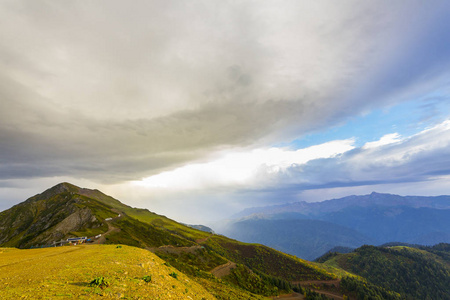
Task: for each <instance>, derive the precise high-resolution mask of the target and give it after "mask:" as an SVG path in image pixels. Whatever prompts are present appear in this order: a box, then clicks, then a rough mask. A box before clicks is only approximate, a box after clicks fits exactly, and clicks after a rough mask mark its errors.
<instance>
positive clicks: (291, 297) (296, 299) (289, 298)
mask: <svg viewBox="0 0 450 300" xmlns="http://www.w3.org/2000/svg"><path fill="white" fill-rule="evenodd" d="M272 299H283V300H300V299H305V296H303V295H302V294H299V293H292V294H288V295H280V296H277V297H274V298H272Z"/></svg>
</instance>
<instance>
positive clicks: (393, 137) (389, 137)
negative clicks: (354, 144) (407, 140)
mask: <svg viewBox="0 0 450 300" xmlns="http://www.w3.org/2000/svg"><path fill="white" fill-rule="evenodd" d="M400 141H401V136H400V135H399V134H398V133H390V134H386V135H383V136H382V137H381V138H380V139H379V140H378V141H375V142H367V143H365V144H364V146H363V147H362V148H363V149H370V148H377V147H380V146H384V145H389V144H392V143H397V142H400Z"/></svg>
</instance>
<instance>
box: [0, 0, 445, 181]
mask: <svg viewBox="0 0 450 300" xmlns="http://www.w3.org/2000/svg"><path fill="white" fill-rule="evenodd" d="M448 11H449V7H448V4H445V2H442V3H441V2H439V3H437V4H435V5H433V6H431V5H426V4H421V3H420V2H414V3H413V4H410V3H408V5H406V4H391V7H390V8H389V9H388V10H387V9H386V8H385V6H384V5H381V4H378V3H371V4H369V3H360V2H359V1H345V2H340V3H336V2H334V1H323V2H311V3H304V2H302V3H299V2H296V1H288V2H285V4H284V5H280V4H279V3H274V2H270V1H258V2H228V1H222V2H220V3H212V2H211V3H209V2H201V1H194V2H189V3H185V2H181V1H180V2H177V1H176V2H167V1H134V2H133V3H126V4H125V3H124V2H122V1H96V2H92V3H88V2H80V1H75V2H71V3H64V4H63V3H60V2H40V1H38V2H36V1H5V2H3V3H2V5H1V7H0V18H1V19H2V20H4V26H2V27H1V28H0V97H1V99H2V100H1V102H0V140H1V145H0V150H1V151H0V162H1V165H0V174H1V176H0V178H1V179H4V180H7V179H12V178H39V177H42V176H44V177H52V176H71V177H75V178H87V179H89V180H95V181H97V182H108V183H118V182H123V181H127V180H138V179H140V178H143V177H148V176H150V175H154V174H158V173H160V172H163V171H169V170H172V169H174V168H179V167H182V166H184V165H186V164H188V163H201V162H204V161H208V160H210V159H212V158H213V157H215V155H217V154H216V153H222V152H223V151H226V150H229V151H234V150H233V149H242V148H248V149H258V148H262V147H265V148H268V147H270V146H272V145H274V144H276V143H279V142H285V141H290V140H292V139H295V138H299V137H301V136H303V135H305V134H307V133H312V132H318V131H320V130H322V129H325V128H329V127H330V126H333V125H335V124H338V123H342V122H344V121H345V120H347V119H348V118H350V117H352V116H354V115H357V114H361V113H364V112H366V111H367V110H370V109H372V108H373V107H378V106H384V105H391V104H393V103H394V102H396V101H400V100H404V99H406V98H405V97H407V96H417V95H423V94H424V93H426V92H428V91H429V90H430V89H434V88H437V87H440V86H442V84H443V83H442V82H443V76H446V75H448V72H447V70H448V68H447V67H448V64H449V61H450V59H449V58H450V54H449V53H450V51H448V50H449V49H448V47H449V46H448V45H450V41H448V40H447V39H448V38H447V36H448V35H447V34H445V33H446V32H447V31H448V30H449V29H450V28H449V27H450V23H449V22H448V21H446V19H445V16H446V15H447V14H446V13H447V12H448ZM407 53H409V54H407ZM418 83H420V84H418ZM394 96H395V97H398V98H395V97H394Z"/></svg>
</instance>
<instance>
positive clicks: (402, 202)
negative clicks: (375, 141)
mask: <svg viewBox="0 0 450 300" xmlns="http://www.w3.org/2000/svg"><path fill="white" fill-rule="evenodd" d="M221 232H222V233H223V234H225V235H227V236H230V237H232V238H236V239H239V240H242V241H246V242H253V243H261V244H264V245H268V246H270V247H273V248H275V249H278V250H280V251H285V252H287V253H290V254H293V255H296V256H298V257H301V258H304V259H309V260H312V259H315V258H316V257H319V256H320V255H322V254H324V253H326V252H327V251H329V250H330V249H331V248H333V247H339V246H341V247H350V248H356V247H359V246H362V245H364V244H372V245H378V244H383V243H388V242H406V243H412V244H423V245H434V244H437V243H441V242H444V243H449V242H450V196H438V197H422V196H406V197H403V196H399V195H392V194H381V193H375V192H373V193H371V194H369V195H363V196H348V197H344V198H340V199H332V200H326V201H322V202H314V203H307V202H296V203H288V204H283V205H275V206H266V207H256V208H248V209H245V210H243V211H242V212H240V213H239V214H237V215H236V219H234V220H232V221H228V222H227V225H226V226H223V227H222V228H221Z"/></svg>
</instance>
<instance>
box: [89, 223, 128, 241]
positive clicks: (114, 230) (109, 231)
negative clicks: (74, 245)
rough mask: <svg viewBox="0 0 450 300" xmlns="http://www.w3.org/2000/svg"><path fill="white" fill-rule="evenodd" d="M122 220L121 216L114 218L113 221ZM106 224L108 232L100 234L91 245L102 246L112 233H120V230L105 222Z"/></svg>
mask: <svg viewBox="0 0 450 300" xmlns="http://www.w3.org/2000/svg"><path fill="white" fill-rule="evenodd" d="M120 218H122V216H120V217H116V218H114V219H113V220H115V219H120ZM106 224H107V225H108V231H106V232H105V233H103V234H102V236H101V237H99V238H98V239H97V240H95V241H94V242H93V244H104V243H105V242H106V236H107V235H108V234H110V233H112V232H120V228H117V227H114V226H113V225H111V223H110V222H106Z"/></svg>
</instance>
